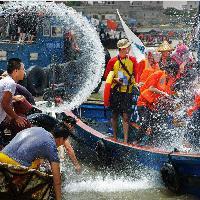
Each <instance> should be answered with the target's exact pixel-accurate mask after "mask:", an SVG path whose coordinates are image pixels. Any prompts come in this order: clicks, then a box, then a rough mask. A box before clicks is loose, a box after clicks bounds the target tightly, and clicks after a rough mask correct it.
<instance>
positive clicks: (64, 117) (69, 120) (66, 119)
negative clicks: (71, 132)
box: [56, 112, 76, 126]
mask: <svg viewBox="0 0 200 200" xmlns="http://www.w3.org/2000/svg"><path fill="white" fill-rule="evenodd" d="M56 118H57V119H58V120H60V121H62V122H66V123H68V124H71V125H73V126H74V125H75V124H76V119H75V118H74V117H71V116H68V115H66V114H65V113H64V112H61V113H56Z"/></svg>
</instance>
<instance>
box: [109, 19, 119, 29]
mask: <svg viewBox="0 0 200 200" xmlns="http://www.w3.org/2000/svg"><path fill="white" fill-rule="evenodd" d="M107 27H108V28H109V29H112V30H114V31H115V30H116V29H117V23H116V22H115V21H113V20H111V19H107Z"/></svg>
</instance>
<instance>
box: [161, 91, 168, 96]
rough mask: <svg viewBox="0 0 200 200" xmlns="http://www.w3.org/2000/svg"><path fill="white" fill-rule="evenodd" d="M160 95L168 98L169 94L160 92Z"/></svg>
mask: <svg viewBox="0 0 200 200" xmlns="http://www.w3.org/2000/svg"><path fill="white" fill-rule="evenodd" d="M160 94H162V95H164V96H166V97H170V96H169V94H167V93H166V92H162V91H161V93H160Z"/></svg>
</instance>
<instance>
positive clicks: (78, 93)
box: [3, 1, 105, 112]
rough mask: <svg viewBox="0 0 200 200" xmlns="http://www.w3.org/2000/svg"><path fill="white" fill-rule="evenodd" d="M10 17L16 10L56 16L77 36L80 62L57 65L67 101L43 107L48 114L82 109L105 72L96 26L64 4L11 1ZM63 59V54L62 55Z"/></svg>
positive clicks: (6, 6) (7, 7) (9, 6)
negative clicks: (82, 104) (80, 106)
mask: <svg viewBox="0 0 200 200" xmlns="http://www.w3.org/2000/svg"><path fill="white" fill-rule="evenodd" d="M3 9H4V11H6V12H7V14H8V15H9V14H13V13H14V12H15V10H16V9H18V10H22V9H24V10H26V12H30V11H31V10H36V11H37V12H38V13H44V15H45V16H53V17H56V19H57V20H59V22H60V23H61V24H62V26H63V27H64V28H65V29H66V30H70V31H73V32H74V33H75V37H76V42H77V45H78V47H79V49H80V52H79V55H78V57H77V60H75V61H73V62H69V63H63V64H61V65H59V64H54V67H55V69H56V70H57V71H58V72H56V70H55V79H58V78H60V77H61V76H62V77H63V78H64V79H62V80H64V81H65V93H66V96H67V98H66V99H65V100H64V103H63V104H62V105H60V106H59V107H56V106H52V107H47V106H46V105H45V104H43V105H42V106H40V109H42V110H43V111H45V112H52V111H56V112H62V111H63V110H66V109H68V110H71V109H74V108H75V107H78V106H79V105H80V104H81V103H82V102H83V101H85V100H86V99H87V98H88V96H89V95H90V94H91V93H92V91H93V90H94V89H95V87H96V86H97V84H98V82H99V81H100V79H101V76H102V73H103V71H102V69H103V67H102V66H104V62H105V59H104V58H105V55H104V49H103V46H102V44H101V42H100V39H99V36H98V34H97V32H96V30H95V29H94V27H93V26H92V25H91V24H90V23H89V22H88V21H87V19H86V18H85V17H83V16H82V15H81V14H79V13H77V12H76V11H75V10H74V9H72V8H70V7H67V6H65V5H64V4H55V3H53V2H51V3H46V2H28V1H23V2H20V3H19V2H10V3H7V4H5V5H4V8H3ZM61 56H62V55H61Z"/></svg>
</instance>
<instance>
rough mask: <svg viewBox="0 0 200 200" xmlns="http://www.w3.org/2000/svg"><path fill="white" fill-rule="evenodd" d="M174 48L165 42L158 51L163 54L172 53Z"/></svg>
mask: <svg viewBox="0 0 200 200" xmlns="http://www.w3.org/2000/svg"><path fill="white" fill-rule="evenodd" d="M172 50H173V47H172V46H171V45H170V44H169V43H168V42H167V41H166V40H165V41H164V42H163V43H162V44H160V45H159V46H158V49H157V51H158V52H163V51H172Z"/></svg>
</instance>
